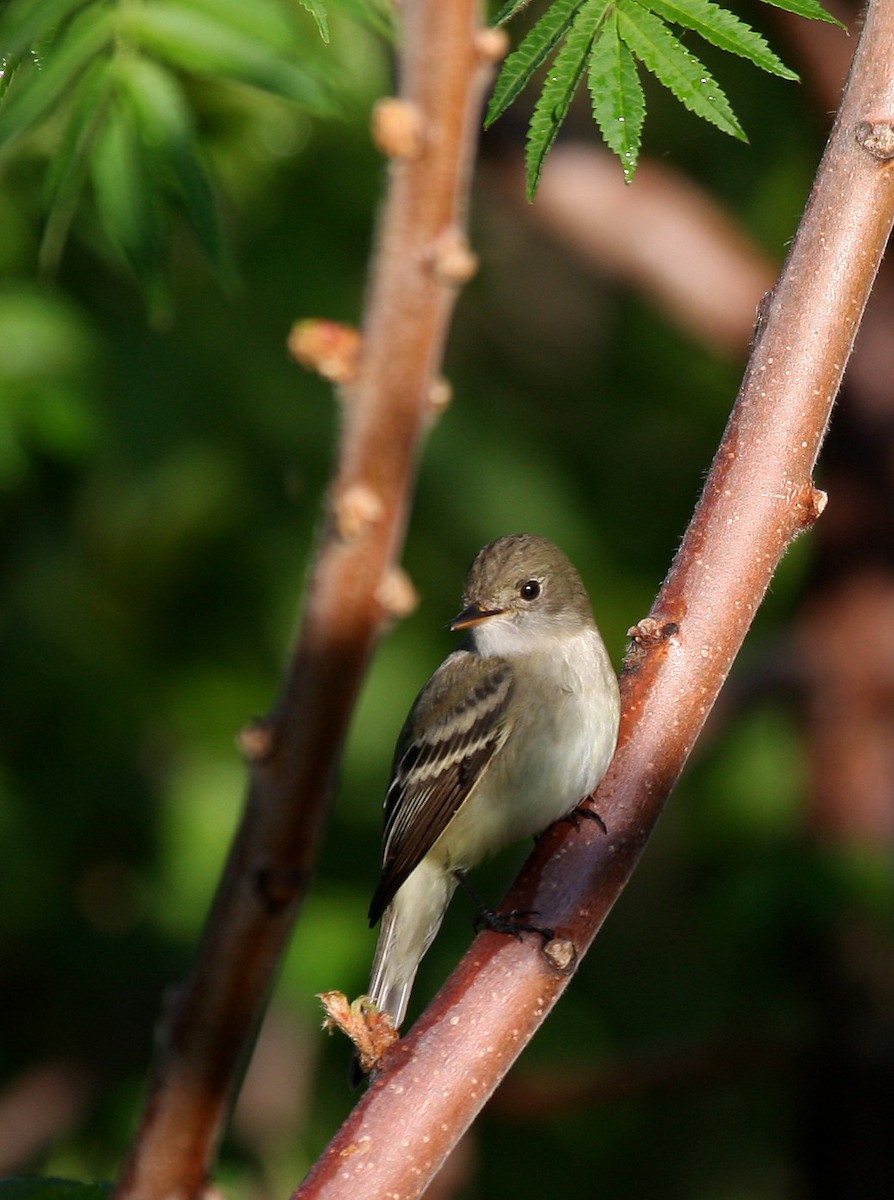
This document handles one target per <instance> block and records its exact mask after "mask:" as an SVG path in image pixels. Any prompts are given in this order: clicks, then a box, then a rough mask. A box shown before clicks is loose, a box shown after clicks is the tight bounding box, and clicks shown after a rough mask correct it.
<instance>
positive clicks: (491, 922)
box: [453, 871, 555, 946]
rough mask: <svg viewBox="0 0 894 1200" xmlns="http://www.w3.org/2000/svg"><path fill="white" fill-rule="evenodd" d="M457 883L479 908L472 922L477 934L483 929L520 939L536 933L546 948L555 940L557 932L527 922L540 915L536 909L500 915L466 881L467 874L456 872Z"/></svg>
mask: <svg viewBox="0 0 894 1200" xmlns="http://www.w3.org/2000/svg"><path fill="white" fill-rule="evenodd" d="M453 874H454V875H455V876H456V878H457V881H458V882H459V883H461V884H462V885H463V887H464V888H465V889H466V891H467V892H468V893H469V895H470V896H471V897H472V899H473V900H474V901H475V905H476V907H477V908H478V915H477V916H476V917H475V919H474V921H473V922H472V928H473V929H474V930H475V932H476V933H478V932H480V930H482V929H490V930H491V931H492V932H493V933H508V934H510V935H511V936H512V937H517V938H520V937H521V935H522V934H523V933H536V934H538V935H539V936H540V937H541V938H543V944H544V946H545V945H547V944H548V943H549V942H551V941H552V940H553V938H554V937H555V931H554V930H552V929H547V928H546V927H545V926H542V925H533V924H531V923H530V922H528V921H525V920H524V918H525V917H536V916H539V913H538V912H537V911H536V909H513V910H512V912H511V913H506V914H505V915H504V914H503V913H498V912H497V911H496V910H495V909H493V908H491V907H490V906H489V905H488V904H485V903H484V901H483V900H482V899H481V897H480V896H479V895H478V893H477V892H476V890H475V889H474V888H473V887H472V885H471V884H470V883H469V881H468V879H466V876H465V872H463V871H454V872H453Z"/></svg>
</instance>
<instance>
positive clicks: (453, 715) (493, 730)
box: [369, 534, 619, 1026]
mask: <svg viewBox="0 0 894 1200" xmlns="http://www.w3.org/2000/svg"><path fill="white" fill-rule="evenodd" d="M463 601H464V608H463V611H462V612H461V613H460V615H459V616H458V617H457V618H456V620H455V621H454V622H453V624H452V626H451V628H452V629H454V630H465V631H467V636H466V638H465V640H464V643H463V645H462V647H461V648H460V649H458V650H456V651H454V653H453V654H451V655H450V656H449V657H448V658H447V659H446V660H445V661H444V662H443V663H442V664H441V666H440V667H439V668H438V669H437V671H435V673H434V675H432V677H431V679H430V680H429V681H428V683H427V684H426V686H425V687H424V688H423V690H422V692H421V693H420V694H419V697H418V698H417V700H416V702H415V704H414V705H413V707H412V709H411V710H410V714H409V716H408V717H407V721H406V723H405V725H404V728H403V730H402V731H401V734H400V737H399V739H398V743H397V748H396V751H395V756H394V765H393V770H392V781H391V785H390V787H389V789H388V793H387V796H386V799H385V832H384V847H383V866H382V876H381V880H380V882H379V885H378V887H377V889H376V892H375V894H374V896H373V899H372V903H371V905H370V911H369V915H370V921H371V923H373V924H374V923H375V922H376V921H378V920H379V919H381V921H382V928H381V931H380V934H379V940H378V944H377V947H376V954H375V959H374V962H373V970H372V977H371V980H370V987H369V994H370V997H371V999H372V1000H373V1001H374V1002H375V1004H376V1005H377V1007H378V1008H379V1009H380V1010H383V1011H386V1012H388V1013H389V1014H390V1015H391V1017H392V1019H393V1020H394V1023H395V1025H396V1026H398V1025H400V1023H401V1021H402V1020H403V1017H404V1014H405V1011H406V1006H407V1001H408V998H409V993H410V988H411V986H412V983H413V979H414V977H415V974H416V970H417V968H418V965H419V962H420V960H421V958H422V956H423V954H424V953H425V951H426V950H427V949H428V947H429V945H430V944H431V941H432V939H433V938H434V936H435V934H436V933H437V930H438V928H439V926H440V924H441V921H442V919H443V915H444V911H445V909H446V907H447V904H448V903H449V901H450V897H451V896H452V894H453V891H454V889H455V887H456V882H457V880H456V874H455V873H456V872H457V871H466V870H467V869H469V868H471V867H473V866H475V865H476V864H477V863H478V862H480V861H481V860H482V859H484V858H486V857H488V856H489V855H491V854H493V853H495V852H496V851H498V850H500V849H501V848H502V847H503V846H505V845H507V844H508V843H509V842H511V841H514V840H517V839H519V838H522V837H525V836H528V835H531V834H536V833H539V832H541V831H542V830H543V829H545V828H546V826H547V825H549V824H551V823H552V822H553V821H555V820H558V819H559V818H560V817H563V816H565V815H567V814H568V813H569V812H570V811H571V810H572V809H573V808H574V807H575V806H576V805H577V804H578V803H579V802H580V801H581V800H582V799H584V798H585V797H586V796H587V795H589V793H590V792H591V791H592V790H593V789H594V788H595V787H596V785H597V783H598V782H599V780H600V779H601V778H602V776H603V774H604V773H605V770H606V768H607V767H608V764H609V761H610V759H611V756H612V753H613V751H614V746H615V741H616V738H617V729H618V715H619V699H618V685H617V679H616V677H615V674H614V671H613V669H612V666H611V662H610V660H609V657H608V654H607V653H606V650H605V647H604V645H603V643H602V639H601V638H600V636H599V632H598V630H597V628H596V624H595V622H594V620H593V615H592V611H591V608H590V602H589V598H588V596H587V593H586V589H585V588H584V586H583V583H582V582H581V579H580V577H579V575H578V573H577V571H576V570H575V569H574V567H573V566H572V565H571V563H570V562H569V561H568V559H567V558H566V557H565V555H564V554H563V553H562V552H561V550H559V549H558V548H557V547H556V546H554V545H553V544H552V543H551V542H548V541H547V540H546V539H545V538H541V537H536V536H535V535H533V534H513V535H511V536H509V537H504V538H499V539H498V540H497V541H495V542H491V543H490V544H489V545H488V546H485V547H484V549H483V550H482V551H481V552H480V553H479V554H478V555H477V557H476V558H475V560H474V562H473V563H472V565H471V567H470V568H469V572H468V574H467V576H466V582H465V588H464V594H463Z"/></svg>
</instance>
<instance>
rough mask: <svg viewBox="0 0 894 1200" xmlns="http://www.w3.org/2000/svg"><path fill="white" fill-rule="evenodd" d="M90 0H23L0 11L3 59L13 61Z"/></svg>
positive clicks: (0, 51) (0, 40)
mask: <svg viewBox="0 0 894 1200" xmlns="http://www.w3.org/2000/svg"><path fill="white" fill-rule="evenodd" d="M89 2H90V0H37V3H34V2H33V0H19V2H18V3H17V2H15V0H13V3H10V4H7V5H6V6H5V8H4V9H3V11H2V14H0V58H3V59H4V60H6V61H9V60H12V61H13V62H14V61H16V60H17V59H19V58H20V57H21V56H22V54H24V53H25V52H26V51H28V50H30V49H31V47H32V46H34V45H36V44H37V43H38V42H41V41H43V40H44V39H45V38H46V37H47V36H48V34H49V33H50V32H51V31H52V30H54V29H58V28H59V27H60V26H61V25H63V24H64V22H65V21H67V20H68V18H69V17H71V16H72V15H73V14H74V13H76V12H77V10H78V9H79V8H83V7H84V6H85V5H86V4H88V3H89Z"/></svg>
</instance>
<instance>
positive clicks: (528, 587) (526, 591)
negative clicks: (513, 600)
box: [518, 579, 540, 600]
mask: <svg viewBox="0 0 894 1200" xmlns="http://www.w3.org/2000/svg"><path fill="white" fill-rule="evenodd" d="M518 594H519V595H520V596H521V598H522V600H536V599H537V597H538V596H539V595H540V584H539V582H538V581H537V580H536V579H529V580H528V582H527V583H523V584H522V585H521V587H520V588H519V589H518Z"/></svg>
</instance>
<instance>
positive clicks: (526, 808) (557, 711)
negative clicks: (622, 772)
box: [427, 676, 618, 871]
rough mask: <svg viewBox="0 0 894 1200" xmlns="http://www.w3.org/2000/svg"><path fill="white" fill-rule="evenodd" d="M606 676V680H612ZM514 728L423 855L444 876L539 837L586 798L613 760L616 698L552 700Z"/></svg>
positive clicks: (565, 696) (560, 696)
mask: <svg viewBox="0 0 894 1200" xmlns="http://www.w3.org/2000/svg"><path fill="white" fill-rule="evenodd" d="M613 679H614V676H612V680H613ZM527 724H528V728H527V729H516V731H515V732H514V734H513V736H512V737H511V738H510V741H509V742H507V745H506V746H505V747H504V748H503V750H502V751H500V752H498V753H497V755H495V757H494V759H493V760H492V762H491V764H490V766H489V768H488V770H487V773H486V775H485V777H484V778H483V779H482V780H481V782H480V783H479V785H478V787H477V788H476V789H475V790H474V791H473V792H472V794H471V796H470V797H469V798H468V800H466V802H465V804H464V805H463V806H462V808H460V810H459V812H458V813H457V814H456V816H455V817H454V818H453V820H452V821H451V822H450V824H449V825H448V826H447V828H446V829H445V830H444V832H443V833H442V834H441V836H440V838H439V839H438V841H437V842H436V843H435V845H434V846H433V847H432V849H431V850H430V851H429V854H428V856H427V857H428V858H429V860H430V861H432V862H433V863H438V864H440V865H443V866H444V867H445V868H446V869H447V870H451V871H454V870H467V869H469V868H470V867H473V866H475V865H476V863H479V862H481V861H482V860H483V859H485V858H487V857H489V856H490V855H492V854H496V853H497V852H498V851H499V850H502V849H503V847H504V846H507V845H509V844H510V843H511V842H514V841H519V840H520V839H522V838H526V837H531V836H533V835H535V834H538V833H541V832H542V831H543V830H544V829H546V828H547V826H549V825H551V824H552V823H553V822H554V821H558V820H559V819H560V818H561V817H565V816H567V815H568V814H569V813H570V812H571V811H572V810H573V809H574V808H575V807H576V806H577V805H578V804H579V803H580V802H581V800H583V799H584V798H585V797H586V796H588V795H589V794H590V792H592V791H593V789H594V788H595V787H596V785H597V784H598V783H599V780H600V779H601V778H602V776H603V775H604V774H605V771H606V769H607V768H608V764H609V762H610V761H611V757H612V754H613V753H614V748H615V741H616V738H617V730H618V707H617V700H616V692H615V693H613V694H612V693H610V694H609V696H608V697H607V698H606V699H605V701H604V702H602V703H599V704H595V705H594V704H583V703H581V702H580V701H578V700H576V699H574V698H573V697H572V696H570V695H568V694H566V693H564V692H561V693H558V694H557V695H556V696H555V697H554V698H553V700H552V702H551V703H549V704H548V707H547V701H546V700H545V699H544V700H543V702H542V707H541V708H540V709H539V710H537V711H536V712H534V713H532V719H531V720H530V721H529V722H528V723H527Z"/></svg>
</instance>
